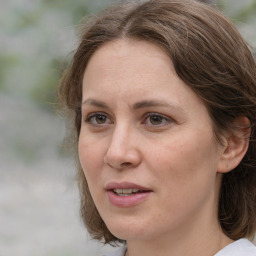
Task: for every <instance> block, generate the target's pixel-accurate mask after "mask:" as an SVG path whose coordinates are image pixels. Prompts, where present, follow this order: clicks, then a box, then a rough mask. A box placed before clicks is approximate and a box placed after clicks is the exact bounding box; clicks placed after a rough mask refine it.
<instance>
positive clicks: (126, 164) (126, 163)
mask: <svg viewBox="0 0 256 256" xmlns="http://www.w3.org/2000/svg"><path fill="white" fill-rule="evenodd" d="M121 165H122V166H128V165H131V163H129V162H125V163H122V164H121Z"/></svg>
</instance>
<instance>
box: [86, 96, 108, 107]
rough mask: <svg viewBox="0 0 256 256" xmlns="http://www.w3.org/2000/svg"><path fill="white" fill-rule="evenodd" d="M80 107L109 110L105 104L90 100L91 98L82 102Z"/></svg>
mask: <svg viewBox="0 0 256 256" xmlns="http://www.w3.org/2000/svg"><path fill="white" fill-rule="evenodd" d="M82 105H92V106H95V107H99V108H109V107H108V105H107V104H106V103H105V102H103V101H100V100H95V99H91V98H89V99H87V100H85V101H83V102H82Z"/></svg>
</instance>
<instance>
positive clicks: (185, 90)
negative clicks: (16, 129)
mask: <svg viewBox="0 0 256 256" xmlns="http://www.w3.org/2000/svg"><path fill="white" fill-rule="evenodd" d="M142 102H143V104H138V103H142ZM145 102H147V104H145ZM82 116H83V120H82V123H81V133H80V137H79V145H78V146H79V157H80V162H81V166H82V168H83V170H84V173H85V176H86V179H87V181H88V185H89V189H90V192H91V194H92V197H93V200H94V202H95V205H96V207H97V209H98V211H99V213H100V215H101V217H102V218H103V220H104V222H105V223H106V225H107V227H108V228H109V230H110V231H111V232H112V233H113V234H114V235H115V236H116V237H118V238H120V239H124V240H126V241H127V247H128V252H127V255H129V256H139V255H148V256H150V255H154V256H156V255H161V256H164V255H169V256H176V255H177V256H178V255H179V256H180V255H188V252H189V255H190V256H193V255H197V256H200V255H202V256H206V255H209V256H210V255H214V254H215V253H217V252H218V251H219V250H220V249H221V248H223V247H224V246H226V245H227V244H229V243H230V242H232V241H231V240H230V239H229V238H228V237H226V236H225V235H224V234H223V232H222V230H221V228H220V226H219V223H218V218H217V205H218V194H219V188H220V183H221V177H222V176H221V175H222V173H221V172H224V169H225V166H227V159H229V158H228V156H230V152H229V151H230V150H228V149H227V148H228V146H227V145H228V139H226V140H225V139H224V143H223V145H220V144H219V143H217V142H216V140H215V138H214V133H213V125H212V121H211V118H210V116H209V114H208V112H207V109H206V106H205V105H204V103H203V102H202V101H201V100H200V99H199V97H198V96H197V95H196V94H195V93H194V92H193V91H192V90H191V89H190V88H189V87H188V86H187V85H186V84H185V83H184V82H183V81H182V80H181V79H180V78H179V77H178V76H177V74H176V73H175V71H174V68H173V65H172V62H171V61H170V59H169V58H168V56H167V55H166V54H165V53H164V52H163V51H162V50H161V49H160V48H159V47H158V46H155V45H154V44H151V43H148V42H145V41H135V40H128V39H120V40H117V41H114V42H110V43H106V44H104V45H103V46H102V47H101V48H100V49H98V50H97V51H96V52H95V53H94V54H93V56H92V57H91V59H90V61H89V63H88V66H87V68H86V70H85V74H84V79H83V104H82ZM233 155H234V154H233ZM237 162H238V161H237ZM234 164H235V163H234ZM228 168H232V163H229V167H228ZM226 171H228V169H227V170H226ZM113 181H114V182H124V181H126V182H132V183H135V184H138V185H141V186H143V187H146V188H149V189H150V190H151V191H152V193H150V195H149V196H148V197H147V198H146V200H144V201H143V202H142V203H140V204H138V205H136V206H134V207H127V208H122V207H117V206H114V205H113V204H111V203H110V201H109V199H108V196H107V193H106V190H105V187H106V185H107V184H108V183H109V182H113Z"/></svg>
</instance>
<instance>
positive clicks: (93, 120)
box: [85, 112, 172, 127]
mask: <svg viewBox="0 0 256 256" xmlns="http://www.w3.org/2000/svg"><path fill="white" fill-rule="evenodd" d="M99 117H103V119H105V121H106V120H109V121H108V122H107V123H106V122H105V121H103V123H99V122H97V121H96V118H99ZM150 118H158V121H160V124H153V123H152V120H151V121H150ZM155 121H156V120H155ZM85 122H86V123H88V124H91V125H93V126H100V127H102V126H104V125H106V124H110V123H111V122H112V121H111V119H110V118H109V117H108V116H107V115H106V114H105V113H102V112H95V113H91V114H89V115H88V116H87V117H86V119H85ZM170 122H172V119H171V118H168V117H166V116H164V115H162V114H159V113H152V112H150V113H147V114H145V115H144V119H143V121H142V124H145V125H148V126H155V127H160V126H164V125H167V124H169V123H170Z"/></svg>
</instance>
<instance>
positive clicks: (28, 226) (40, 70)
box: [0, 0, 256, 256]
mask: <svg viewBox="0 0 256 256" xmlns="http://www.w3.org/2000/svg"><path fill="white" fill-rule="evenodd" d="M114 2H118V1H117V0H116V1H113V0H112V1H111V0H75V1H69V0H11V1H9V0H1V8H0V135H1V136H0V150H1V151H0V177H1V178H0V223H1V225H0V226H1V228H0V255H1V256H4V255H19V256H23V255H24V256H25V255H26V256H30V255H31V256H32V255H33V256H36V255H38V256H46V255H47V256H54V255H61V256H67V255H77V256H80V255H86V256H90V255H91V256H92V255H93V256H96V255H101V254H102V252H103V251H104V252H107V251H109V250H111V248H109V247H105V248H101V247H102V246H101V245H100V244H97V243H95V242H92V241H90V239H89V238H88V236H87V234H86V232H85V231H84V229H83V227H82V225H81V223H80V221H79V212H78V206H79V200H78V193H77V189H76V183H75V179H74V176H75V167H74V163H73V161H72V159H71V158H70V157H69V156H68V155H67V154H66V153H65V152H66V151H65V150H63V147H62V141H63V138H64V136H65V123H64V120H63V119H62V118H61V116H60V115H59V114H58V112H57V111H56V88H57V85H58V82H59V79H60V76H61V73H62V72H63V69H64V67H65V66H66V65H67V63H68V62H69V60H70V57H71V55H72V54H70V53H72V51H73V50H74V49H75V47H76V45H77V37H76V30H77V28H78V26H79V21H80V20H81V18H82V17H83V16H85V15H86V14H88V13H90V14H96V13H97V12H98V11H99V10H101V9H103V8H105V7H106V6H109V5H110V4H111V3H114ZM210 2H214V3H215V4H217V5H218V6H219V7H220V8H221V9H222V10H223V12H224V13H225V14H226V15H227V16H228V17H230V18H231V19H232V20H233V22H234V23H235V24H236V26H237V27H238V29H239V30H240V32H241V33H242V34H243V36H244V37H245V38H246V40H247V41H248V42H249V43H250V44H251V45H252V46H254V47H255V46H256V0H243V1H239V0H218V1H210Z"/></svg>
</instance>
